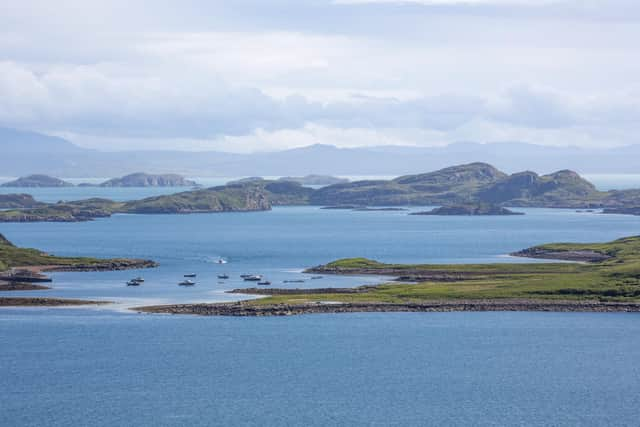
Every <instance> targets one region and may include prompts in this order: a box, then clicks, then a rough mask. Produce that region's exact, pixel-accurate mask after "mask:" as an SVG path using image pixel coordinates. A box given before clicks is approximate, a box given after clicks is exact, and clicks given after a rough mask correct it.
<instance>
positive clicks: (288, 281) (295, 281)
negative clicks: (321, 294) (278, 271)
mask: <svg viewBox="0 0 640 427" xmlns="http://www.w3.org/2000/svg"><path fill="white" fill-rule="evenodd" d="M283 283H304V280H285V281H284V282H283Z"/></svg>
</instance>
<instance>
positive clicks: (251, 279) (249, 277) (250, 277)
mask: <svg viewBox="0 0 640 427" xmlns="http://www.w3.org/2000/svg"><path fill="white" fill-rule="evenodd" d="M243 279H244V280H246V281H247V282H259V281H260V280H262V276H261V275H259V274H249V275H247V276H246V277H243Z"/></svg>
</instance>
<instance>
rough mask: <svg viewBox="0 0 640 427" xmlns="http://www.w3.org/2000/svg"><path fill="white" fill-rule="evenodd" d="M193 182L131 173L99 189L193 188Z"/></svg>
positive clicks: (171, 175)
mask: <svg viewBox="0 0 640 427" xmlns="http://www.w3.org/2000/svg"><path fill="white" fill-rule="evenodd" d="M195 185H197V184H196V183H195V182H194V181H190V180H188V179H185V178H184V177H183V176H181V175H177V174H162V175H157V174H147V173H142V172H138V173H132V174H130V175H126V176H123V177H121V178H113V179H110V180H108V181H106V182H103V183H102V184H100V187H193V186H195Z"/></svg>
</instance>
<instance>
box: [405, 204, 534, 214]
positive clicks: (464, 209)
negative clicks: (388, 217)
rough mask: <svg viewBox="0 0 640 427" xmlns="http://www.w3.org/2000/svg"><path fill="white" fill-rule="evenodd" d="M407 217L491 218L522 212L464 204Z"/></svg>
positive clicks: (491, 206)
mask: <svg viewBox="0 0 640 427" xmlns="http://www.w3.org/2000/svg"><path fill="white" fill-rule="evenodd" d="M409 215H443V216H444V215H448V216H450V215H453V216H456V215H458V216H482V215H484V216H493V215H524V213H523V212H514V211H512V210H511V209H507V208H505V207H502V206H497V205H493V204H486V203H481V204H465V205H449V206H441V207H439V208H435V209H432V210H430V211H424V212H412V213H410V214H409Z"/></svg>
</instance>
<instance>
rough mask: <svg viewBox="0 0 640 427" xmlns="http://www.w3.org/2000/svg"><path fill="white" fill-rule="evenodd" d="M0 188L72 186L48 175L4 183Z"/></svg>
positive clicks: (32, 176)
mask: <svg viewBox="0 0 640 427" xmlns="http://www.w3.org/2000/svg"><path fill="white" fill-rule="evenodd" d="M0 186H1V187H18V188H23V187H27V188H28V187H73V184H71V183H70V182H67V181H63V180H61V179H59V178H54V177H52V176H48V175H29V176H24V177H21V178H18V179H16V180H14V181H9V182H5V183H4V184H2V185H0Z"/></svg>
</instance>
